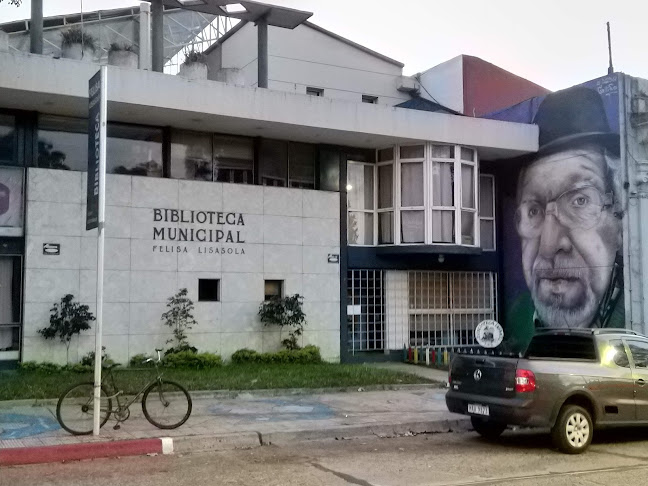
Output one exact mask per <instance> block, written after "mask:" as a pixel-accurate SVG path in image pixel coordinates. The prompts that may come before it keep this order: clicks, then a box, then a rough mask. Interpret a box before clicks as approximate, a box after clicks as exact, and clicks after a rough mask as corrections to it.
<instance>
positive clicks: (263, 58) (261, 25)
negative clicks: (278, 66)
mask: <svg viewBox="0 0 648 486" xmlns="http://www.w3.org/2000/svg"><path fill="white" fill-rule="evenodd" d="M257 46H258V49H257V50H258V52H257V65H258V80H257V86H258V87H259V88H267V87H268V20H267V19H266V18H265V17H263V18H261V19H259V20H258V21H257Z"/></svg>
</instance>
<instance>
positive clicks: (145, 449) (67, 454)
mask: <svg viewBox="0 0 648 486" xmlns="http://www.w3.org/2000/svg"><path fill="white" fill-rule="evenodd" d="M172 453H173V441H172V440H171V439H170V438H168V437H165V438H160V439H133V440H114V441H106V442H81V443H78V444H64V445H56V446H43V447H16V448H10V449H0V466H17V465H23V464H41V463H48V462H62V461H78V460H81V459H97V458H101V457H117V456H139V455H144V454H172Z"/></svg>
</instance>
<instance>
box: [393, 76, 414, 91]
mask: <svg viewBox="0 0 648 486" xmlns="http://www.w3.org/2000/svg"><path fill="white" fill-rule="evenodd" d="M396 89H397V90H398V91H401V92H403V93H416V92H418V90H419V89H420V85H419V83H418V81H416V80H415V79H414V78H410V77H409V76H401V77H400V79H399V80H398V82H397V86H396Z"/></svg>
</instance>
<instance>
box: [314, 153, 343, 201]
mask: <svg viewBox="0 0 648 486" xmlns="http://www.w3.org/2000/svg"><path fill="white" fill-rule="evenodd" d="M319 189H320V190H321V191H339V190H340V155H339V153H338V152H336V151H332V150H326V149H320V151H319Z"/></svg>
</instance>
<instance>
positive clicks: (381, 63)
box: [211, 23, 410, 105]
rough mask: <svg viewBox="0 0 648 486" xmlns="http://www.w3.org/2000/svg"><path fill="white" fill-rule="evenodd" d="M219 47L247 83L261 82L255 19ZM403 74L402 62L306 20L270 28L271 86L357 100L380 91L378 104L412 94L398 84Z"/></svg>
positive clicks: (226, 64) (225, 64)
mask: <svg viewBox="0 0 648 486" xmlns="http://www.w3.org/2000/svg"><path fill="white" fill-rule="evenodd" d="M219 49H221V50H222V67H223V68H238V69H242V70H243V71H244V72H245V79H246V86H256V85H257V51H256V50H257V31H256V27H255V26H254V25H253V24H252V23H248V24H246V25H244V26H243V27H242V28H241V29H240V30H239V31H238V32H236V33H235V34H233V35H232V36H231V37H230V38H228V39H227V40H226V41H225V42H224V43H223V44H222V46H221V47H219ZM211 55H212V56H214V57H215V56H216V53H213V54H211ZM401 76H402V67H400V66H398V65H396V64H394V63H391V62H389V61H386V60H383V59H380V58H379V57H377V56H374V55H372V54H370V53H367V52H364V51H362V50H361V49H359V48H357V47H354V46H352V45H349V44H347V43H345V42H343V41H341V40H339V39H336V38H334V37H332V36H329V35H327V34H325V33H323V32H320V31H319V30H316V29H314V28H312V27H310V26H308V25H300V26H298V27H296V28H295V29H293V30H290V29H282V28H278V27H269V28H268V87H269V88H270V89H276V90H281V91H290V92H296V93H304V94H305V93H306V87H315V88H323V89H324V96H325V97H328V98H335V99H341V100H346V101H356V102H358V103H359V102H361V101H362V95H363V94H366V95H371V96H378V103H379V104H386V105H395V104H398V103H401V102H403V101H406V100H408V99H410V96H409V95H408V94H406V93H401V92H399V91H398V90H397V89H396V88H397V87H398V83H399V81H400V79H401Z"/></svg>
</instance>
